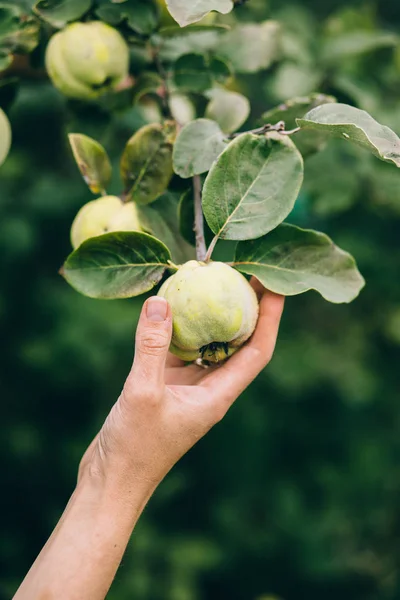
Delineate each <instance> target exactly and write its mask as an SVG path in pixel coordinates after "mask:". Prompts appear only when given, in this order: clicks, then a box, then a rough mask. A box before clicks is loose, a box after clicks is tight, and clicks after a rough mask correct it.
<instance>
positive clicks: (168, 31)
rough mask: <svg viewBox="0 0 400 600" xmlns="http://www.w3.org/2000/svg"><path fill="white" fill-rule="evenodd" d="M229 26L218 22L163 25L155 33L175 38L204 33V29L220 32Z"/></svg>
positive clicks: (166, 37) (228, 28) (167, 37)
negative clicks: (184, 25) (187, 25)
mask: <svg viewBox="0 0 400 600" xmlns="http://www.w3.org/2000/svg"><path fill="white" fill-rule="evenodd" d="M229 30H230V27H229V26H228V25H222V24H219V23H215V24H211V25H190V26H189V27H184V28H183V29H182V27H178V25H176V26H173V25H172V26H170V27H163V28H162V29H160V31H158V32H157V35H159V36H161V37H162V38H164V39H169V38H176V37H186V36H188V35H192V34H193V33H204V32H206V31H215V32H217V33H222V32H224V31H229Z"/></svg>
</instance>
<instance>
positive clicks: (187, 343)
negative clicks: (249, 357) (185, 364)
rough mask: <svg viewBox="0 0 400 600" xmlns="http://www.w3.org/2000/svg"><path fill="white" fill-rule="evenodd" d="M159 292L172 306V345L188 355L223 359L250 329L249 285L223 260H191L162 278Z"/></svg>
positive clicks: (253, 304)
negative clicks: (165, 277)
mask: <svg viewBox="0 0 400 600" xmlns="http://www.w3.org/2000/svg"><path fill="white" fill-rule="evenodd" d="M158 295H159V296H162V297H163V298H165V299H166V300H167V301H168V302H169V304H170V305H171V308H172V316H173V335H172V343H171V347H170V350H171V352H173V354H175V355H176V356H179V357H180V358H182V359H183V360H186V361H193V360H196V359H198V358H203V359H204V360H206V361H208V362H212V363H218V362H221V361H222V360H225V359H226V358H228V357H229V356H231V355H232V354H233V353H234V352H236V350H238V349H239V348H240V347H241V346H242V345H243V344H244V342H245V341H246V340H247V339H248V338H249V337H250V336H251V335H252V333H253V331H254V328H255V326H256V323H257V319H258V301H257V296H256V294H255V292H254V290H253V288H252V287H251V285H250V284H249V282H248V281H247V279H246V278H245V277H243V275H242V274H241V273H239V272H238V271H236V270H235V269H233V268H232V267H230V266H229V265H227V264H225V263H221V262H209V263H203V262H198V261H195V260H191V261H189V262H187V263H185V264H184V265H182V266H181V267H180V268H179V269H178V271H177V272H176V273H175V274H174V275H172V276H171V277H169V279H167V280H166V281H165V283H164V284H163V285H162V286H161V288H160V291H159V293H158Z"/></svg>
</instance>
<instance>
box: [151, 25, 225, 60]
mask: <svg viewBox="0 0 400 600" xmlns="http://www.w3.org/2000/svg"><path fill="white" fill-rule="evenodd" d="M188 29H190V28H188ZM180 31H182V32H184V31H186V28H185V29H180ZM220 37H221V31H220V30H218V29H214V30H210V29H207V31H189V32H188V33H186V34H185V35H180V36H174V37H169V38H162V43H161V46H160V58H161V59H162V60H163V61H166V62H171V63H172V62H175V61H176V60H178V58H179V57H180V56H183V55H184V54H190V53H191V52H194V53H195V54H206V53H207V52H213V53H214V52H215V49H216V47H217V44H218V40H219V38H220Z"/></svg>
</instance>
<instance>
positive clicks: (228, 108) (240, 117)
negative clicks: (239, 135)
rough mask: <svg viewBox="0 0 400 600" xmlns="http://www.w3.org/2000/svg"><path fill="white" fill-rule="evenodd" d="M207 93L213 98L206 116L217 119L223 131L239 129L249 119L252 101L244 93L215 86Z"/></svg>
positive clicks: (229, 131) (230, 131)
mask: <svg viewBox="0 0 400 600" xmlns="http://www.w3.org/2000/svg"><path fill="white" fill-rule="evenodd" d="M207 95H208V97H209V98H211V100H210V102H209V103H208V105H207V108H206V112H205V116H206V117H207V118H208V119H212V120H214V121H216V122H217V123H218V125H219V126H220V127H221V129H222V131H223V132H225V133H232V132H233V131H237V130H238V129H239V127H241V126H242V125H243V123H244V122H245V121H246V120H247V118H248V116H249V114H250V102H249V100H248V99H247V98H246V96H243V94H239V93H238V92H231V91H229V90H224V89H221V88H215V89H214V90H210V92H209V93H208V94H207Z"/></svg>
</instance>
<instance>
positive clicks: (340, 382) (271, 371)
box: [0, 0, 400, 600]
mask: <svg viewBox="0 0 400 600" xmlns="http://www.w3.org/2000/svg"><path fill="white" fill-rule="evenodd" d="M267 18H268V19H270V18H272V19H276V20H278V21H279V22H280V23H281V24H282V27H283V32H284V33H283V35H284V38H283V40H284V44H283V51H282V54H281V56H280V58H279V60H277V61H276V62H274V63H273V64H272V65H271V67H270V68H269V69H267V70H265V71H262V72H258V73H256V74H243V75H238V76H237V77H236V79H235V82H234V84H233V87H235V89H238V90H240V91H242V93H245V94H247V95H248V96H249V97H250V99H251V101H252V109H253V110H252V117H251V120H250V121H249V122H248V123H247V124H246V128H248V127H250V126H252V125H253V126H254V125H255V124H256V123H257V120H258V118H259V117H260V115H261V114H262V112H264V111H265V110H267V109H269V108H271V107H273V106H274V105H275V104H277V103H279V102H281V101H283V100H285V99H287V98H288V97H292V96H296V95H299V94H306V93H308V92H310V91H315V90H317V91H320V92H325V93H330V94H333V95H335V96H336V97H337V98H338V99H339V100H341V101H344V102H348V103H351V104H354V105H355V106H358V107H359V108H364V109H366V110H368V111H370V112H371V114H372V115H373V116H374V117H375V118H376V119H378V120H379V121H380V122H382V123H384V124H386V125H389V126H390V127H392V128H393V129H394V130H395V131H396V132H397V133H398V134H400V46H399V44H398V42H397V48H396V44H394V43H393V36H392V35H391V34H395V35H396V34H397V35H400V5H399V2H398V0H382V1H381V2H375V3H368V2H365V1H363V0H359V1H357V0H350V1H349V0H347V1H346V2H345V1H344V0H326V1H325V2H320V1H319V0H304V1H303V2H301V3H299V4H295V3H294V2H291V1H290V0H285V1H284V2H282V0H280V1H277V0H276V1H273V2H271V3H267V2H265V1H263V0H250V1H249V2H248V3H247V4H246V5H245V6H243V7H241V8H238V9H237V10H235V11H234V13H232V15H229V16H227V17H225V18H221V19H220V20H221V21H225V22H228V23H231V24H232V23H233V22H234V21H237V22H239V23H241V22H243V21H255V22H259V21H261V20H264V19H267ZM390 39H391V40H392V42H389V40H390ZM329 44H330V45H329ZM245 50H246V49H245V48H244V46H243V48H241V51H243V52H245ZM0 83H1V80H0ZM14 94H15V98H14V97H13V96H14ZM12 99H13V102H12V103H11V100H12ZM0 105H1V106H3V108H5V109H6V110H7V112H8V115H9V118H10V120H11V123H12V128H13V136H14V139H13V146H12V150H11V153H10V155H9V157H8V159H7V161H6V162H5V164H4V165H3V166H2V167H1V170H0V270H1V285H0V328H1V331H2V334H1V350H0V353H1V360H0V398H1V424H2V426H1V430H0V454H1V457H2V460H3V467H2V477H1V496H0V519H1V523H0V530H1V536H0V564H1V566H0V598H1V599H3V598H4V599H6V598H10V597H11V596H12V594H13V593H14V591H15V590H16V588H17V586H18V584H19V582H20V581H21V580H22V578H23V576H24V574H25V573H26V571H27V570H28V568H29V567H30V565H31V563H32V561H33V560H34V558H35V557H36V555H37V553H38V552H39V550H40V549H41V547H42V545H43V544H44V542H45V541H46V539H47V537H48V536H49V534H50V532H51V530H52V528H53V527H54V525H55V524H56V522H57V520H58V518H59V517H60V514H61V512H62V510H63V508H64V506H65V504H66V502H67V500H68V498H69V496H70V494H71V492H72V490H73V487H74V485H75V480H76V472H77V467H78V463H79V460H80V457H81V455H82V454H83V452H84V450H85V448H86V446H87V445H88V444H89V442H90V441H91V439H92V438H93V436H94V435H95V433H96V432H97V430H98V429H99V427H100V426H101V424H102V422H103V420H104V418H105V417H106V415H107V413H108V411H109V409H110V407H111V405H112V404H113V402H114V401H115V400H116V398H117V396H118V394H119V391H120V389H121V386H122V384H123V381H124V377H125V376H126V374H127V372H128V369H129V366H130V364H131V360H132V354H133V337H134V330H135V325H136V320H137V316H138V313H139V310H140V307H141V305H142V302H143V298H139V299H133V300H128V301H109V302H106V301H96V300H90V299H88V298H84V297H81V296H80V295H79V294H78V293H76V292H74V291H73V290H72V289H71V288H69V287H68V285H67V284H66V283H65V282H64V281H63V279H62V278H61V277H60V276H59V275H58V274H57V271H58V269H59V267H60V266H61V264H62V263H63V260H64V259H65V257H66V255H67V254H68V253H69V252H70V242H69V227H70V224H71V222H72V219H73V217H74V215H75V214H76V212H77V210H78V209H79V208H80V206H81V205H82V204H84V203H85V202H87V201H89V200H90V199H91V196H90V193H89V192H88V191H87V188H86V186H85V184H84V183H83V181H82V180H81V177H80V175H79V173H78V170H77V168H76V166H75V165H74V163H73V160H72V157H71V153H70V150H69V148H68V146H67V138H66V133H67V132H68V131H81V132H85V133H89V134H90V135H93V136H94V137H96V138H97V139H98V140H99V141H101V142H102V143H103V144H104V145H105V146H106V148H107V150H108V151H109V153H110V155H111V156H112V158H113V160H114V162H115V164H117V161H118V158H119V156H120V154H121V152H122V149H123V147H124V144H125V142H126V141H127V139H128V138H129V137H130V135H131V134H132V133H133V131H134V130H135V129H137V128H138V127H139V126H140V125H142V124H143V123H144V122H145V120H146V113H145V111H143V110H139V109H136V108H135V109H129V110H126V109H125V110H107V108H104V107H102V108H100V107H99V108H98V110H94V109H93V107H85V106H84V105H82V104H79V103H74V102H67V101H66V99H65V98H63V97H62V96H61V95H60V94H59V93H58V92H57V91H56V90H55V89H54V88H52V86H51V85H50V84H49V83H48V82H47V80H46V79H45V78H39V77H38V78H32V74H30V73H27V74H25V75H24V76H23V77H22V79H21V81H20V83H18V85H16V86H14V85H13V84H12V85H3V86H0ZM305 173H306V175H305V185H304V188H303V192H302V194H301V197H300V198H299V201H298V203H297V206H296V209H295V211H294V213H293V214H292V215H291V217H290V219H289V220H290V221H292V222H295V223H298V224H300V225H304V226H307V227H313V228H315V229H320V230H322V231H325V232H327V233H328V234H329V235H331V236H332V237H333V239H334V240H335V241H336V242H337V243H338V245H340V246H341V247H343V248H344V249H346V250H348V251H350V252H352V253H353V254H354V256H355V257H356V259H357V261H358V264H359V267H360V270H361V272H362V273H363V274H364V276H365V278H366V280H367V286H366V288H365V290H364V291H363V292H362V293H361V295H360V297H359V299H357V300H356V301H355V302H354V303H353V304H351V305H349V306H347V305H330V304H328V303H327V302H325V301H323V300H322V298H321V297H320V296H318V295H317V294H316V293H307V294H305V295H303V296H299V297H294V298H290V299H288V301H287V306H286V312H285V316H284V319H283V324H282V329H281V334H280V338H279V343H278V347H277V351H276V355H275V357H274V360H273V362H272V363H271V365H270V366H269V367H268V369H267V370H266V371H265V372H264V373H263V374H262V375H261V376H260V377H259V378H258V379H257V381H256V382H254V383H253V385H252V386H251V387H250V388H249V389H248V390H247V391H246V393H245V394H243V396H242V397H241V398H240V400H239V401H238V402H237V403H236V405H235V406H234V407H233V408H232V410H231V411H230V413H229V414H228V416H227V417H226V419H225V420H224V422H223V423H221V424H219V425H218V426H217V427H215V428H214V429H213V430H212V431H211V432H210V434H209V435H208V436H207V437H206V438H205V439H203V440H202V441H201V442H200V443H199V444H198V445H197V446H196V447H195V448H194V449H193V450H192V451H191V452H189V454H188V455H187V456H186V457H185V458H184V459H183V460H181V462H180V463H179V464H178V465H177V466H176V467H175V468H174V469H173V471H172V472H171V473H170V474H169V475H168V477H167V478H166V479H165V481H164V482H163V483H162V485H161V486H160V487H159V489H158V490H157V492H156V494H155V495H154V497H153V498H152V500H151V502H150V504H149V506H148V507H147V509H146V511H145V513H144V515H143V516H142V518H141V520H140V523H139V525H138V526H137V529H136V530H135V533H134V536H133V539H132V541H131V543H130V545H129V548H128V551H127V553H126V556H125V558H124V560H123V563H122V566H121V568H120V570H119V572H118V574H117V577H116V580H115V583H114V585H113V587H112V589H111V591H110V594H109V598H110V599H112V600H131V599H135V600H203V599H204V600H205V599H207V600H214V599H215V600H216V599H218V600H220V599H229V600H267V599H268V600H278V599H279V600H303V599H307V600H321V599H324V600H338V599H343V600H395V599H400V581H399V564H400V541H399V540H400V409H399V401H400V370H399V365H400V277H399V273H400V185H399V184H400V174H399V172H398V171H397V170H396V169H395V168H394V167H393V166H391V165H389V164H385V163H382V162H380V161H378V160H377V159H375V158H374V157H372V156H370V155H368V154H367V153H364V152H363V151H362V150H358V149H357V148H355V149H354V148H350V147H348V146H347V145H346V144H345V143H342V142H340V141H337V142H334V141H333V142H330V143H329V145H328V146H327V148H326V149H325V150H324V151H323V152H321V153H320V154H318V155H314V156H312V157H310V158H308V159H307V160H306V167H305ZM176 185H177V186H178V187H179V184H176ZM115 191H118V189H117V188H116V190H115Z"/></svg>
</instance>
